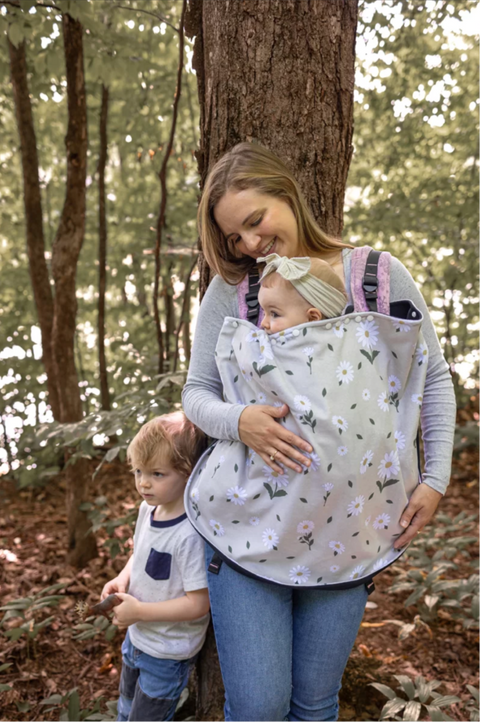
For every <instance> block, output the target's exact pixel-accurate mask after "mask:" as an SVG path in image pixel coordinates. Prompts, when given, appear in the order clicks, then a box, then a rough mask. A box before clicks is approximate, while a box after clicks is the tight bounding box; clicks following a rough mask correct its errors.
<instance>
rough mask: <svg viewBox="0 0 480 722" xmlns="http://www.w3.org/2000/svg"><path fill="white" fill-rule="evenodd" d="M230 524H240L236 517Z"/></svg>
mask: <svg viewBox="0 0 480 722" xmlns="http://www.w3.org/2000/svg"><path fill="white" fill-rule="evenodd" d="M232 524H240V522H239V521H238V519H234V520H233V521H232Z"/></svg>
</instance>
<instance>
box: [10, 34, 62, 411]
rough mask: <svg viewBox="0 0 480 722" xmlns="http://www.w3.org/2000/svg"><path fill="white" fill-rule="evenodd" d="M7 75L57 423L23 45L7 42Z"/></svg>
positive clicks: (48, 293) (31, 266)
mask: <svg viewBox="0 0 480 722" xmlns="http://www.w3.org/2000/svg"><path fill="white" fill-rule="evenodd" d="M7 42H8V50H9V54H10V72H11V80H12V88H13V97H14V102H15V115H16V118H17V127H18V135H19V138H20V155H21V158H22V171H23V200H24V206H25V223H26V234H27V254H28V267H29V272H30V278H31V281H32V289H33V298H34V301H35V308H36V310H37V316H38V322H39V325H40V331H41V334H42V357H43V364H44V366H45V372H46V374H47V389H48V402H49V404H50V407H51V409H52V414H53V418H54V419H55V420H56V421H59V420H60V413H61V412H60V399H59V395H58V390H57V377H56V372H55V365H54V359H53V353H52V329H53V295H52V289H51V287H50V278H49V274H48V267H47V264H46V261H45V239H44V235H43V214H42V199H41V192H40V181H39V176H38V152H37V141H36V137H35V128H34V125H33V115H32V105H31V102H30V94H29V88H28V79H27V60H26V54H25V42H22V43H20V44H19V45H18V47H15V46H14V45H13V44H12V43H11V42H10V40H7Z"/></svg>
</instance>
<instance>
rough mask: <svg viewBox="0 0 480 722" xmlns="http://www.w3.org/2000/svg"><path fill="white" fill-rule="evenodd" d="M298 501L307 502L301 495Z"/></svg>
mask: <svg viewBox="0 0 480 722" xmlns="http://www.w3.org/2000/svg"><path fill="white" fill-rule="evenodd" d="M300 501H303V503H304V504H308V501H307V500H306V499H304V498H303V497H300Z"/></svg>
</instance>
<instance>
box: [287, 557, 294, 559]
mask: <svg viewBox="0 0 480 722" xmlns="http://www.w3.org/2000/svg"><path fill="white" fill-rule="evenodd" d="M287 559H295V557H287Z"/></svg>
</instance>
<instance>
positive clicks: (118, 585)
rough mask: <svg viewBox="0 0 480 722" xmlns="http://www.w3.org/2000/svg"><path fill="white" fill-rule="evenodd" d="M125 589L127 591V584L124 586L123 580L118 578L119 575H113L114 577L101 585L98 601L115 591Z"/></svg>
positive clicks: (123, 590)
mask: <svg viewBox="0 0 480 722" xmlns="http://www.w3.org/2000/svg"><path fill="white" fill-rule="evenodd" d="M126 591H127V586H126V584H125V582H123V581H122V580H121V579H120V577H115V579H111V580H110V581H109V582H107V583H106V584H105V586H104V587H103V589H102V593H101V595H100V601H101V602H103V600H104V599H106V598H107V597H108V595H109V594H116V593H117V592H126Z"/></svg>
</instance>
